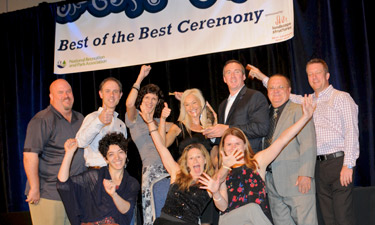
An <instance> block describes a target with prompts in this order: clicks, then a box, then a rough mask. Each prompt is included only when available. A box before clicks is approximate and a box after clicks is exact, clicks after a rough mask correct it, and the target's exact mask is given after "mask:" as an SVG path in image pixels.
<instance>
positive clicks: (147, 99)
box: [142, 93, 159, 112]
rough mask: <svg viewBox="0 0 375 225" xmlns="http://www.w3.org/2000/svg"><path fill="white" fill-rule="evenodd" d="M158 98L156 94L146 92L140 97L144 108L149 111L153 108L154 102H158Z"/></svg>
mask: <svg viewBox="0 0 375 225" xmlns="http://www.w3.org/2000/svg"><path fill="white" fill-rule="evenodd" d="M158 101H159V98H158V96H157V95H156V94H153V93H147V94H145V96H144V97H143V99H142V105H144V106H145V107H146V109H147V110H148V111H149V112H151V111H152V110H154V109H155V107H156V104H158Z"/></svg>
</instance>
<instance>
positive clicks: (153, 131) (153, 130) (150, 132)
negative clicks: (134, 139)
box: [150, 129, 158, 134]
mask: <svg viewBox="0 0 375 225" xmlns="http://www.w3.org/2000/svg"><path fill="white" fill-rule="evenodd" d="M154 131H158V129H153V130H150V134H151V133H152V132H154Z"/></svg>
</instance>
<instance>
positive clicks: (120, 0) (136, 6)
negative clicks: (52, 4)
mask: <svg viewBox="0 0 375 225" xmlns="http://www.w3.org/2000/svg"><path fill="white" fill-rule="evenodd" d="M167 4H168V0H91V1H85V2H80V3H69V4H64V5H62V6H58V7H57V12H56V15H57V16H56V22H57V23H60V24H66V23H70V22H74V21H76V20H78V19H79V18H80V17H81V15H82V14H83V13H85V12H86V11H87V12H89V13H90V14H91V15H93V16H95V17H105V16H107V15H109V14H110V13H120V12H125V14H126V16H127V17H129V18H136V17H138V16H140V15H142V13H143V11H144V10H146V11H147V12H150V13H157V12H160V11H162V10H163V9H164V8H165V7H166V6H167Z"/></svg>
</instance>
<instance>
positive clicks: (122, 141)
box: [99, 132, 129, 159]
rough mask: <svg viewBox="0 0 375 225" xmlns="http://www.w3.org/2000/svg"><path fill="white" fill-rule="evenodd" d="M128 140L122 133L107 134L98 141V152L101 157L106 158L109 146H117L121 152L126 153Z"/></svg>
mask: <svg viewBox="0 0 375 225" xmlns="http://www.w3.org/2000/svg"><path fill="white" fill-rule="evenodd" d="M128 142H129V141H128V140H127V139H126V138H125V136H124V135H123V134H122V133H116V132H113V133H108V134H107V135H105V136H104V137H103V138H102V139H101V140H100V141H99V152H100V153H101V154H102V155H103V157H104V158H105V159H106V158H107V152H108V149H109V146H110V145H117V146H119V147H120V148H121V150H123V151H124V152H125V153H127V152H128Z"/></svg>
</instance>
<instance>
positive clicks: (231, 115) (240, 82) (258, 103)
mask: <svg viewBox="0 0 375 225" xmlns="http://www.w3.org/2000/svg"><path fill="white" fill-rule="evenodd" d="M223 79H224V82H225V83H226V84H227V86H228V90H229V97H228V98H227V99H226V100H224V101H223V102H222V103H221V104H220V106H219V111H218V114H219V118H218V124H216V125H215V126H213V127H210V128H207V129H205V130H204V132H203V134H204V135H206V136H207V137H208V138H220V137H221V136H222V135H223V133H224V131H225V130H226V129H228V128H229V127H237V128H239V129H241V130H242V131H243V132H244V133H245V134H246V137H247V138H248V139H249V141H250V144H251V148H252V149H253V151H254V152H258V151H259V150H261V147H262V146H261V143H262V138H263V137H264V136H266V135H267V133H268V128H269V120H268V106H267V105H268V103H267V99H266V97H265V96H264V95H263V94H262V93H261V92H259V91H256V90H253V89H249V88H247V87H246V85H245V79H246V74H245V68H244V67H243V65H242V64H241V63H240V62H239V61H237V60H229V61H227V62H226V63H225V65H224V68H223ZM217 140H218V139H217ZM216 143H217V142H216Z"/></svg>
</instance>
